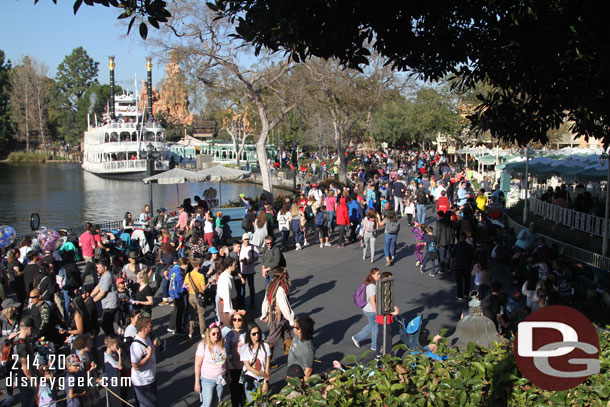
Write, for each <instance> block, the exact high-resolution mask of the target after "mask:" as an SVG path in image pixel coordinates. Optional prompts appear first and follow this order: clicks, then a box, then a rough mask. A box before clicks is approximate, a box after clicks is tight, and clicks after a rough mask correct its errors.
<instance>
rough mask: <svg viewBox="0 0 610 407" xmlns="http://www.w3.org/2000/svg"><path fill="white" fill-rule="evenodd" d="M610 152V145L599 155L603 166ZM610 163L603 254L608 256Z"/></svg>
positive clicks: (609, 167)
mask: <svg viewBox="0 0 610 407" xmlns="http://www.w3.org/2000/svg"><path fill="white" fill-rule="evenodd" d="M609 154H610V146H609V147H608V149H606V151H604V152H603V153H602V155H600V156H599V162H600V163H601V164H602V167H603V166H604V165H606V162H607V161H608V158H610V157H609ZM607 164H608V177H607V178H606V205H605V206H606V210H605V212H604V227H603V231H604V236H603V238H602V256H604V257H606V256H607V254H608V210H609V208H610V207H609V204H610V162H608V163H607Z"/></svg>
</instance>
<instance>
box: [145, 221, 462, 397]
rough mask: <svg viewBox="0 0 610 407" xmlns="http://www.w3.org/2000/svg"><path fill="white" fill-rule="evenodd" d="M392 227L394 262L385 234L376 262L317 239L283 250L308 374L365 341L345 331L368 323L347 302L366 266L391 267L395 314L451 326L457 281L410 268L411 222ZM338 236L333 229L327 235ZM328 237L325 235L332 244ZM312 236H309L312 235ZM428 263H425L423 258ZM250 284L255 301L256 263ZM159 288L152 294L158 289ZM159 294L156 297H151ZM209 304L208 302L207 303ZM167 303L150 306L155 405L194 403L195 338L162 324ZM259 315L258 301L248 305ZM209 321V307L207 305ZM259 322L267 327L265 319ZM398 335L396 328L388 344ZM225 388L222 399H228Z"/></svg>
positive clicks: (279, 381)
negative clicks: (307, 340) (312, 359)
mask: <svg viewBox="0 0 610 407" xmlns="http://www.w3.org/2000/svg"><path fill="white" fill-rule="evenodd" d="M400 224H401V230H400V233H399V234H398V242H397V251H396V262H395V264H394V265H392V266H389V267H386V265H385V257H384V254H383V234H381V233H380V234H379V237H378V238H377V241H376V245H375V247H376V255H375V263H374V264H371V262H370V259H368V258H367V259H366V260H362V249H361V248H360V247H359V246H358V244H350V245H347V246H346V247H345V248H339V247H337V245H336V243H334V244H333V246H332V247H324V248H320V246H319V244H317V245H310V246H308V247H306V248H304V249H303V250H300V251H295V250H290V251H287V252H285V253H284V255H285V257H286V261H287V264H288V271H289V274H290V278H291V281H292V285H291V295H290V302H291V304H292V307H293V309H294V311H295V313H296V314H297V315H299V316H309V317H311V318H312V319H313V320H314V321H315V333H314V344H315V347H316V360H317V361H319V362H316V363H315V366H314V373H323V372H326V371H329V370H330V369H331V368H332V362H333V360H341V359H343V358H344V357H345V356H347V355H350V354H356V355H360V354H362V353H363V352H364V351H365V350H367V349H369V348H370V345H371V344H370V340H368V339H367V340H365V341H363V342H362V343H361V347H360V348H356V346H355V345H354V343H353V342H352V340H351V336H352V335H354V334H355V333H357V332H358V331H359V330H360V329H361V328H362V327H363V326H365V325H366V318H365V317H364V315H363V313H362V310H361V309H359V308H358V307H357V306H356V305H355V304H354V302H353V293H354V290H355V289H356V287H357V286H358V285H359V284H361V283H362V282H363V281H364V278H365V277H366V275H367V273H368V271H369V270H370V269H371V267H377V268H379V269H380V270H381V271H382V272H383V271H391V272H392V273H393V277H394V279H395V294H396V305H397V306H398V307H399V309H400V314H401V316H403V317H404V318H406V319H407V320H410V319H411V318H413V317H415V316H417V315H418V314H421V315H422V316H423V320H424V330H425V331H424V334H425V336H427V335H435V334H437V333H438V332H439V331H440V330H441V329H443V328H447V329H448V330H449V333H451V332H452V331H453V330H454V329H455V325H456V323H457V321H458V320H459V317H460V314H461V312H462V310H463V309H464V307H465V306H466V303H465V302H459V301H457V300H456V298H455V295H456V288H455V280H454V276H453V274H452V273H449V274H446V275H444V276H436V277H430V276H429V275H428V274H427V272H426V273H423V274H422V273H420V271H419V267H415V259H414V256H413V249H414V247H415V239H414V237H413V235H412V233H411V228H410V227H409V225H408V224H407V222H406V219H405V218H403V219H401V221H400ZM333 238H334V239H333V240H334V242H336V241H337V238H338V233H335V234H334V235H333ZM332 242H333V241H331V243H332ZM310 243H311V242H310ZM428 267H430V265H428ZM256 271H257V272H256V276H255V287H256V289H257V302H256V303H257V304H258V305H260V304H261V302H262V300H263V293H264V291H263V289H264V281H263V278H262V277H261V275H260V265H258V266H257V267H256ZM158 295H159V294H157V296H158ZM156 300H158V298H156ZM210 308H211V307H210ZM171 311H172V307H170V306H165V307H156V308H155V309H154V310H153V320H154V321H153V323H154V332H155V333H156V334H157V335H158V336H160V337H161V338H162V339H166V340H167V350H166V351H165V352H164V353H162V354H158V355H157V361H158V362H157V365H158V366H157V386H158V396H159V403H158V405H172V406H195V405H199V397H198V395H197V394H196V393H194V391H193V385H194V369H193V361H194V358H195V349H196V345H197V342H198V339H196V338H193V339H189V338H188V336H179V335H170V334H169V333H167V331H166V330H167V324H168V321H169V315H170V313H171ZM254 316H256V317H257V318H258V316H260V306H257V309H256V310H255V311H254ZM206 318H207V320H208V322H210V321H211V320H212V318H213V312H212V311H211V309H210V310H207V312H206ZM257 323H259V325H260V326H261V327H262V328H263V331H266V330H267V327H266V325H265V324H264V323H262V322H260V321H258V320H257ZM399 342H400V338H399V337H398V335H397V334H396V335H394V340H393V343H394V344H397V343H399ZM281 348H282V347H281V346H278V347H276V349H275V352H274V357H273V359H272V361H273V363H274V364H278V365H279V367H278V368H277V369H274V370H272V372H271V386H270V388H271V391H276V392H277V391H279V390H280V389H281V387H282V386H283V385H284V384H285V382H284V377H285V372H286V359H287V357H286V356H284V354H283V349H281ZM228 399H229V395H228V390H227V391H226V392H225V397H224V400H228Z"/></svg>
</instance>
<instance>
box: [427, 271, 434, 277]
mask: <svg viewBox="0 0 610 407" xmlns="http://www.w3.org/2000/svg"><path fill="white" fill-rule="evenodd" d="M428 275H429V276H430V277H436V274H435V273H434V272H433V271H431V272H429V273H428Z"/></svg>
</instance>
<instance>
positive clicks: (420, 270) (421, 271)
mask: <svg viewBox="0 0 610 407" xmlns="http://www.w3.org/2000/svg"><path fill="white" fill-rule="evenodd" d="M419 272H420V273H422V274H423V273H425V272H426V271H425V270H424V266H419Z"/></svg>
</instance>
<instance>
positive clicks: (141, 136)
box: [82, 58, 171, 179]
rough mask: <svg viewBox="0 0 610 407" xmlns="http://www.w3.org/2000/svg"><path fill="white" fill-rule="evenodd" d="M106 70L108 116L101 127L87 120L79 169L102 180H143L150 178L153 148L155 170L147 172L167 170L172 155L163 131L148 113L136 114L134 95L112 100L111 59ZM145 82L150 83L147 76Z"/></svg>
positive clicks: (136, 98) (105, 115)
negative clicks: (109, 87)
mask: <svg viewBox="0 0 610 407" xmlns="http://www.w3.org/2000/svg"><path fill="white" fill-rule="evenodd" d="M149 63H150V62H149ZM108 66H109V67H110V82H111V95H110V105H109V112H107V113H106V114H104V117H102V119H101V123H98V122H97V118H91V117H89V120H88V125H87V130H86V131H85V136H84V140H83V143H82V152H83V155H82V156H83V162H82V168H83V169H84V170H85V171H88V172H90V173H92V174H95V175H98V176H100V177H103V178H116V179H142V178H145V177H146V176H148V174H149V171H148V167H147V165H148V160H147V155H148V153H147V151H148V150H149V149H151V147H152V149H153V151H154V160H152V162H151V165H153V166H154V168H152V169H151V171H150V172H153V173H157V172H161V171H166V170H168V169H169V161H168V159H169V156H170V155H171V152H170V151H169V149H168V148H167V145H166V143H165V129H164V128H163V127H161V125H160V124H159V123H157V122H156V121H155V120H154V119H152V115H151V110H150V109H147V110H148V111H147V112H146V110H145V109H143V111H142V112H139V111H138V102H139V97H138V95H137V92H134V93H124V94H122V95H117V96H116V97H115V95H114V58H111V60H110V63H109V64H108ZM147 68H149V65H148V64H147ZM150 68H152V65H150ZM149 73H150V70H149ZM148 80H149V82H150V74H149V78H148ZM149 89H150V85H149ZM149 94H150V93H149ZM149 103H151V100H150V99H149ZM147 113H148V114H147ZM146 117H148V119H145V118H146Z"/></svg>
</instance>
